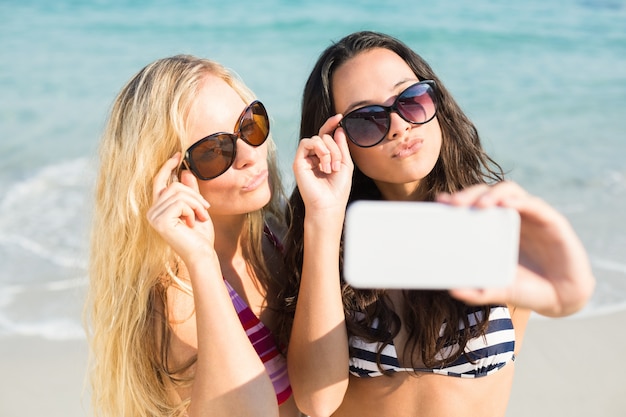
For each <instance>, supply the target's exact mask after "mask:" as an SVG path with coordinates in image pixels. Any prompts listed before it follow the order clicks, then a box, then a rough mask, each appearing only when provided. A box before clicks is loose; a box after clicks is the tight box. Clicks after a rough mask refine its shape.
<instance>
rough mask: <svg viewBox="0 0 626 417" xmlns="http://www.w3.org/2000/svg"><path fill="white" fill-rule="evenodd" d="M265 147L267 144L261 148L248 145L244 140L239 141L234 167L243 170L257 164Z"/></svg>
mask: <svg viewBox="0 0 626 417" xmlns="http://www.w3.org/2000/svg"><path fill="white" fill-rule="evenodd" d="M263 146H265V144H263V145H260V146H252V145H248V144H247V143H246V142H244V141H243V140H241V139H238V140H237V155H236V156H235V162H234V163H233V166H234V167H235V168H237V169H243V168H246V167H248V166H252V165H254V164H256V163H257V161H258V160H259V158H261V154H262V152H261V148H262V147H263Z"/></svg>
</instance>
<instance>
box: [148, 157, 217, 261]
mask: <svg viewBox="0 0 626 417" xmlns="http://www.w3.org/2000/svg"><path fill="white" fill-rule="evenodd" d="M180 160H181V154H180V153H177V154H176V155H174V156H173V157H172V158H170V159H168V160H167V162H165V164H163V166H162V167H161V169H160V170H159V172H158V173H157V174H156V176H155V177H154V183H153V200H152V206H151V207H150V209H149V210H148V213H147V217H148V221H149V222H150V224H151V225H152V227H154V229H155V230H156V231H157V232H158V233H159V234H160V235H161V237H163V239H165V241H166V242H167V243H168V244H169V245H170V246H171V247H172V249H173V250H174V251H175V252H176V253H177V254H178V255H179V256H180V257H181V258H183V260H184V261H185V262H188V261H192V260H193V257H194V255H196V254H197V255H198V256H202V255H203V254H205V253H206V251H213V244H214V240H215V235H214V230H213V223H212V222H211V218H210V217H209V213H208V212H207V209H208V208H209V203H208V202H207V201H206V200H205V199H204V198H203V197H202V195H201V194H200V191H199V189H198V180H197V179H196V177H195V176H194V175H193V174H192V173H191V172H190V171H187V170H183V171H182V172H181V178H180V182H179V181H178V180H177V178H176V177H175V175H174V174H175V172H176V170H177V168H178V167H179V165H180ZM172 178H174V180H172Z"/></svg>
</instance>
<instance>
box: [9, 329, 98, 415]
mask: <svg viewBox="0 0 626 417" xmlns="http://www.w3.org/2000/svg"><path fill="white" fill-rule="evenodd" d="M86 366H87V345H86V342H84V341H80V340H69V341H55V340H46V339H43V338H40V337H11V338H1V339H0V369H1V370H2V381H1V382H0V416H2V417H42V416H47V417H85V416H91V415H92V413H91V410H90V404H89V395H88V392H87V390H85V389H84V387H85V386H86V385H85V371H86Z"/></svg>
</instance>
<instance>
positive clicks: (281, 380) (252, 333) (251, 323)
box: [224, 280, 291, 405]
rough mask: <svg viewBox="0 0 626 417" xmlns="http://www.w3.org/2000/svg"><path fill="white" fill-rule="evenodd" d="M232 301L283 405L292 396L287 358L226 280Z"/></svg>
mask: <svg viewBox="0 0 626 417" xmlns="http://www.w3.org/2000/svg"><path fill="white" fill-rule="evenodd" d="M224 283H225V284H226V288H228V293H229V294H230V299H231V301H232V302H233V306H235V310H237V315H238V316H239V321H240V322H241V325H242V326H243V328H244V330H245V331H246V334H247V335H248V339H250V343H252V346H254V350H256V353H257V354H258V355H259V358H261V360H262V361H263V365H265V371H266V372H267V374H268V375H269V377H270V379H271V381H272V385H274V391H275V392H276V400H277V401H278V404H279V405H280V404H282V403H284V402H285V401H287V400H288V399H289V397H290V396H291V385H290V383H289V376H288V375H287V361H286V360H285V357H284V356H283V355H282V354H281V353H280V352H279V351H278V347H277V346H276V341H275V340H274V336H273V335H272V333H271V332H270V331H269V329H268V328H267V327H265V325H264V324H263V323H262V322H261V320H259V318H258V317H257V316H256V315H255V314H254V313H253V312H252V310H251V309H250V307H248V305H247V304H246V302H245V301H244V300H243V299H242V298H241V297H240V296H239V294H237V292H236V291H235V290H234V288H233V287H232V286H231V285H230V284H229V283H228V281H226V280H224Z"/></svg>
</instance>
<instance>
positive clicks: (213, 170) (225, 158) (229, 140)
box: [189, 133, 237, 180]
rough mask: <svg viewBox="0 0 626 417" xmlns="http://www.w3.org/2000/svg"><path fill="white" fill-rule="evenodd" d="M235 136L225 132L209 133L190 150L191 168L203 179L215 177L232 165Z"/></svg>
mask: <svg viewBox="0 0 626 417" xmlns="http://www.w3.org/2000/svg"><path fill="white" fill-rule="evenodd" d="M236 139H237V137H236V136H235V135H230V134H227V133H221V134H218V135H211V136H209V137H207V138H205V139H203V140H201V141H200V142H198V143H196V144H195V145H194V147H193V149H191V150H190V153H189V159H190V161H191V164H190V165H191V168H192V170H194V171H195V173H196V175H197V176H198V177H199V178H201V179H204V180H207V179H211V178H215V177H217V176H219V175H221V174H223V173H224V172H226V170H227V169H228V168H229V167H230V166H231V165H232V163H233V160H234V157H235V141H236Z"/></svg>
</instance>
